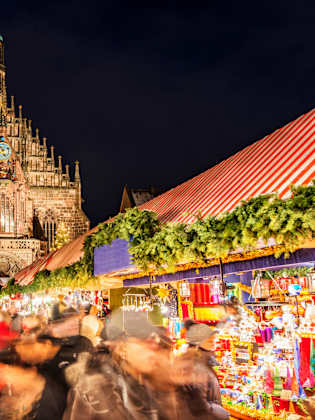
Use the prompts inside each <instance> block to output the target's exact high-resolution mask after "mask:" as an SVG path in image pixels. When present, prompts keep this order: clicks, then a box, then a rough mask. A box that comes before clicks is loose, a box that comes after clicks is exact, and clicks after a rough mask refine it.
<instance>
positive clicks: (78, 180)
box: [74, 160, 81, 183]
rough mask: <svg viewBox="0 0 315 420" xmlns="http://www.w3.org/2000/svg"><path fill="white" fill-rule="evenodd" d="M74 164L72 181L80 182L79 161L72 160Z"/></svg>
mask: <svg viewBox="0 0 315 420" xmlns="http://www.w3.org/2000/svg"><path fill="white" fill-rule="evenodd" d="M74 164H75V169H74V181H75V182H80V183H81V179H80V169H79V161H78V160H76V161H75V162H74Z"/></svg>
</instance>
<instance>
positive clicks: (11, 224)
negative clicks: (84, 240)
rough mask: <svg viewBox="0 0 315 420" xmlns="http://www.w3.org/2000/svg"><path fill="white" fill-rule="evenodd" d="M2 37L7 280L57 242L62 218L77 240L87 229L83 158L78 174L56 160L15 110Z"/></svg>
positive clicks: (0, 182)
mask: <svg viewBox="0 0 315 420" xmlns="http://www.w3.org/2000/svg"><path fill="white" fill-rule="evenodd" d="M5 76H6V68H5V63H4V42H3V38H2V37H1V36H0V279H1V280H3V281H5V279H7V278H8V277H12V275H13V274H15V273H16V272H17V271H19V270H21V269H22V268H23V267H25V266H27V265H29V264H31V263H32V262H33V261H34V260H36V259H37V258H38V257H40V256H41V255H43V254H44V253H46V252H47V251H49V249H51V248H52V247H53V244H54V238H55V233H56V229H57V228H58V224H59V223H61V222H63V223H64V224H65V225H66V226H67V228H68V230H69V234H70V238H71V239H74V238H76V237H77V236H79V235H81V234H82V233H84V232H86V231H87V230H88V229H89V220H88V218H87V216H86V215H85V213H84V212H83V210H82V208H81V202H82V198H81V180H80V174H79V162H77V161H76V162H75V175H74V179H73V180H71V179H70V175H69V165H65V170H64V169H63V165H62V157H61V156H58V160H57V162H56V161H55V155H54V147H53V146H51V147H50V151H49V152H48V148H47V144H46V138H45V137H43V138H42V139H40V137H39V132H38V129H36V131H35V135H34V134H33V130H32V126H31V121H30V120H27V119H26V118H23V114H22V106H21V105H20V106H19V108H18V114H16V110H15V105H14V97H11V101H10V106H9V104H8V101H7V94H6V82H5Z"/></svg>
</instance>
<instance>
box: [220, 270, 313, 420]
mask: <svg viewBox="0 0 315 420" xmlns="http://www.w3.org/2000/svg"><path fill="white" fill-rule="evenodd" d="M265 280H268V283H267V284H266V282H265ZM269 280H270V281H269ZM314 280H315V272H314V270H313V269H312V268H310V267H298V268H295V269H291V270H290V269H289V270H288V269H284V270H281V271H271V270H267V271H261V272H258V273H256V275H255V277H254V280H253V281H252V288H251V293H252V296H253V298H254V299H252V301H251V302H247V304H246V305H244V306H243V307H242V308H241V313H240V320H238V321H237V322H231V323H227V324H226V325H225V327H223V328H222V329H220V335H219V337H218V341H217V349H216V350H217V352H216V355H217V358H218V360H219V362H220V367H219V368H218V377H219V380H220V384H221V387H222V396H223V401H224V405H225V407H226V408H228V409H229V411H230V412H231V414H232V415H233V416H235V417H236V418H241V419H250V418H251V419H253V418H254V419H259V418H261V419H266V418H273V417H272V416H277V417H279V416H280V417H281V418H288V416H289V415H290V413H291V414H296V415H299V416H302V417H306V416H307V413H306V411H305V409H304V407H303V399H305V398H306V396H309V395H313V393H314V392H315V380H314V373H315V369H314V368H315V351H314V344H315V342H314V340H315V306H314V303H313V298H314V295H313V294H314ZM268 416H269V417H268Z"/></svg>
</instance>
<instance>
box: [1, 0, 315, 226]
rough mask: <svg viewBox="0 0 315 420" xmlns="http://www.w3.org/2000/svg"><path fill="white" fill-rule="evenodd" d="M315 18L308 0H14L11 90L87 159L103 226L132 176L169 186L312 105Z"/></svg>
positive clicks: (72, 152) (6, 28)
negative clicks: (18, 0) (103, 221)
mask: <svg viewBox="0 0 315 420" xmlns="http://www.w3.org/2000/svg"><path fill="white" fill-rule="evenodd" d="M192 4H193V5H194V7H191V6H190V5H192ZM148 5H149V6H148ZM314 22H315V3H314V2H313V1H303V0H299V1H297V0H295V1H294V0H286V1H277V0H274V1H270V2H269V1H263V2H255V1H241V2H235V1H230V0H227V1H222V0H220V1H214V0H212V1H209V2H207V1H194V2H191V1H190V2H188V1H187V2H186V1H184V0H183V1H177V2H175V1H171V0H169V1H155V0H150V1H146V2H144V1H143V2H137V1H133V2H131V1H130V2H128V1H119V0H103V1H94V0H90V1H84V2H83V1H79V0H76V1H72V2H68V1H66V0H63V1H58V0H57V1H51V2H49V1H46V2H44V1H40V2H39V1H32V0H29V1H28V2H25V1H21V2H17V1H13V0H10V1H7V2H6V3H5V4H1V14H0V33H2V34H3V36H4V38H5V41H6V62H7V70H8V78H7V81H8V94H9V95H15V97H16V105H18V104H23V109H24V114H25V115H26V116H27V117H28V118H31V119H32V120H33V127H34V128H35V127H38V128H39V129H40V135H41V136H47V138H48V144H49V145H50V144H53V145H54V146H55V147H56V154H57V155H58V154H62V155H63V156H64V163H65V161H67V162H73V161H74V160H76V159H79V160H80V163H81V174H82V179H83V195H84V198H85V200H86V201H85V210H86V212H87V214H88V216H89V217H90V218H91V221H92V224H93V225H94V224H95V223H96V222H99V221H102V220H104V219H106V218H107V217H108V216H110V215H114V214H115V213H116V212H117V211H118V209H119V203H120V198H121V193H122V188H123V186H124V184H126V183H127V184H128V185H129V186H131V187H147V186H149V185H156V186H160V187H163V188H164V189H168V188H171V187H173V186H175V185H177V184H179V183H180V182H182V181H185V180H186V179H188V178H191V177H192V176H194V175H196V174H198V173H200V172H202V171H203V170H206V169H208V168H209V167H211V166H212V165H214V164H215V163H217V162H218V161H220V160H222V159H224V158H227V157H228V156H230V155H231V154H233V153H235V152H236V151H238V150H240V149H242V148H243V147H245V146H247V145H248V144H250V143H252V142H254V141H255V140H258V139H260V138H261V137H263V136H264V135H266V134H268V133H270V132H272V131H274V130H275V129H277V128H279V127H280V126H282V125H283V124H285V123H287V122H289V121H291V120H292V119H294V118H296V117H298V116H299V115H300V114H302V113H305V112H307V111H309V110H310V109H311V108H313V107H314V100H315V82H314V79H315V78H314V75H315V54H314V38H315V31H314Z"/></svg>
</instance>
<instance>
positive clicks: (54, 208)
mask: <svg viewBox="0 0 315 420" xmlns="http://www.w3.org/2000/svg"><path fill="white" fill-rule="evenodd" d="M30 198H31V200H32V202H33V207H34V209H35V211H36V214H37V216H38V218H39V220H40V222H41V224H42V225H43V221H44V220H45V217H47V214H48V213H49V214H50V215H52V216H53V218H54V220H55V221H56V224H57V227H58V223H60V222H64V223H65V225H66V226H67V227H68V229H69V233H70V238H71V239H74V238H76V237H77V236H79V235H81V234H82V233H85V232H86V231H87V230H88V229H89V227H90V222H89V220H88V218H87V216H86V215H85V213H84V212H83V210H82V209H81V203H80V202H79V200H81V197H80V195H79V194H78V191H77V189H76V188H51V187H31V188H30Z"/></svg>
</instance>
